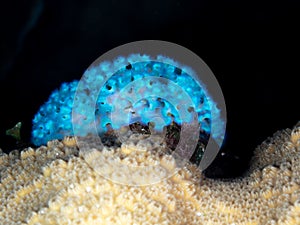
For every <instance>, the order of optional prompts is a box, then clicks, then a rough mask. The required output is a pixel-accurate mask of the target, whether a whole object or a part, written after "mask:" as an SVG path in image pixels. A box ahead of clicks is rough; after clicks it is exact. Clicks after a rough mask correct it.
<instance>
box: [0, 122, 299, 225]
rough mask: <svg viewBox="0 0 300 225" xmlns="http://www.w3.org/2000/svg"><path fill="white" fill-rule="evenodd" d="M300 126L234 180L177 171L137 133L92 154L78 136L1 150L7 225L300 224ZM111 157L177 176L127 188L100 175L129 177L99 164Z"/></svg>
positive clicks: (1, 209) (1, 208)
mask: <svg viewBox="0 0 300 225" xmlns="http://www.w3.org/2000/svg"><path fill="white" fill-rule="evenodd" d="M299 129H300V124H298V125H296V127H294V129H292V130H290V129H287V130H283V131H281V132H277V133H276V134H274V136H273V137H272V138H269V139H267V140H266V141H265V142H263V143H262V144H261V145H260V146H258V147H257V149H256V150H255V154H254V157H253V160H252V166H251V168H250V169H249V171H248V173H247V174H246V175H245V177H243V178H238V179H232V180H215V179H209V178H205V177H203V176H202V174H201V172H200V171H199V170H198V168H197V167H196V166H195V165H191V164H186V165H185V166H183V167H178V166H177V162H176V160H174V158H173V157H172V155H169V154H167V153H164V154H161V152H162V151H163V150H164V146H163V145H160V144H158V143H160V141H159V140H156V141H153V139H152V140H149V139H147V141H146V142H142V141H141V140H143V139H142V138H140V137H138V136H135V137H136V139H134V136H133V137H132V138H133V139H134V140H133V139H132V141H131V142H127V143H126V144H125V143H123V146H121V147H109V148H106V149H103V150H101V151H96V150H94V149H87V150H90V151H88V152H89V153H91V154H90V155H82V152H81V149H80V152H78V148H77V146H76V142H75V138H74V137H68V138H67V139H64V140H63V141H57V140H54V141H50V142H48V144H47V146H41V147H39V148H37V149H32V148H28V149H25V150H23V151H21V153H19V152H18V151H14V152H12V153H10V154H8V155H7V154H4V153H1V154H0V155H1V156H0V177H1V183H0V190H1V192H0V224H11V225H13V224H35V225H38V224H110V225H112V224H189V225H192V224H197V225H199V224H205V225H206V224H218V225H219V224H221V225H222V224H223V225H230V224H231V225H233V224H235V225H237V224H248V225H250V224H251V225H253V224H257V225H259V224H269V225H271V224H272V225H274V224H300V139H299ZM153 138H155V137H153ZM154 144H156V145H155V146H153V145H154ZM128 146H129V148H128ZM141 149H142V150H141ZM89 156H90V157H89ZM109 156H113V157H114V159H116V160H119V162H120V163H125V164H126V163H129V164H130V165H131V164H143V165H155V166H157V168H158V169H157V172H158V173H159V172H162V171H174V173H172V174H171V175H170V176H169V177H168V178H166V179H162V180H161V181H159V182H156V183H153V184H150V185H143V186H134V185H122V184H120V183H116V182H112V181H111V180H108V179H106V178H105V177H104V176H102V175H101V173H102V169H103V170H106V171H111V173H115V175H116V176H121V177H122V176H124V177H125V178H126V179H127V178H129V177H126V176H128V175H129V174H130V173H126V171H115V170H114V168H112V167H110V166H109V165H102V164H101V163H99V162H97V159H100V158H101V157H102V158H105V157H109ZM101 166H102V167H101ZM100 168H101V169H100ZM98 169H100V171H98ZM148 172H149V171H148ZM148 172H147V171H145V173H143V174H140V176H141V179H142V178H145V179H146V178H149V177H150V175H151V173H152V172H151V171H150V173H148Z"/></svg>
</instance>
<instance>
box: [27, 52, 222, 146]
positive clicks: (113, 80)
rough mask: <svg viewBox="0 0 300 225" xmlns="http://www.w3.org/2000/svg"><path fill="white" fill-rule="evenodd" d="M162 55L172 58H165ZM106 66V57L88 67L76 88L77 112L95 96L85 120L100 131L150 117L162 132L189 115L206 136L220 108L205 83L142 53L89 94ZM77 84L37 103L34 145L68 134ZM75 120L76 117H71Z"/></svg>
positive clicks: (74, 82) (70, 129) (71, 133)
mask: <svg viewBox="0 0 300 225" xmlns="http://www.w3.org/2000/svg"><path fill="white" fill-rule="evenodd" d="M160 58H162V57H161V56H160ZM164 60H165V61H166V62H170V61H171V60H170V59H168V58H164ZM116 61H124V62H125V61H126V62H127V61H130V59H125V58H124V59H120V58H118V59H117V60H116ZM113 63H115V62H113ZM107 67H108V64H107V63H106V62H105V63H102V64H100V65H98V66H95V67H91V68H89V69H88V70H87V71H86V72H85V74H88V76H90V77H92V78H93V79H91V80H86V83H87V84H86V89H85V90H84V91H83V92H82V93H80V98H81V99H82V100H81V102H82V103H81V106H80V109H79V112H83V113H82V115H84V111H85V110H86V107H87V105H90V104H92V102H91V101H92V100H91V99H95V98H97V101H96V106H95V112H94V114H92V115H88V116H89V117H90V118H87V119H86V120H87V121H96V126H97V130H98V133H99V134H101V133H105V132H107V127H108V125H110V126H109V127H110V128H113V129H120V128H121V127H122V126H126V125H129V124H133V123H135V122H140V123H141V124H144V125H149V123H151V122H152V123H153V124H154V128H155V130H156V131H162V130H163V128H164V127H165V126H168V125H170V124H171V123H176V124H178V125H181V124H182V123H184V122H186V123H191V122H192V120H193V118H194V115H196V117H197V119H198V122H199V124H200V130H199V132H200V133H201V134H203V135H206V136H209V135H210V134H211V121H212V118H211V115H212V110H213V111H214V113H215V114H217V115H218V114H219V109H218V108H217V107H216V103H215V102H214V101H213V100H212V98H211V97H210V96H209V94H208V93H207V91H206V90H205V88H204V87H205V86H204V85H203V84H200V83H199V81H197V80H196V79H195V78H194V77H193V76H191V75H190V74H189V73H188V72H186V71H185V69H182V68H179V67H177V66H175V65H172V64H170V63H162V62H160V61H153V60H151V59H150V58H149V59H148V58H147V57H145V56H143V61H137V62H133V63H130V64H128V63H127V64H125V65H124V66H123V67H121V69H119V70H118V71H115V72H114V73H113V75H112V76H111V77H110V78H109V79H107V81H106V82H105V83H104V85H103V86H102V88H101V90H100V92H99V93H98V95H97V96H92V97H91V95H95V93H94V92H93V90H92V88H93V86H94V84H93V83H94V82H95V81H97V80H101V79H104V77H105V75H104V74H103V71H105V70H107ZM100 71H101V72H100ZM77 85H78V81H73V82H71V83H64V84H63V85H62V86H61V88H60V89H59V90H56V91H54V92H53V93H52V94H51V96H50V98H49V100H48V101H47V102H46V103H45V104H44V105H43V106H42V107H41V108H40V110H39V112H38V113H37V114H36V116H35V117H34V119H33V131H32V142H33V143H34V144H35V145H41V144H45V143H47V141H49V140H52V139H62V138H63V137H64V136H67V135H73V130H72V121H71V116H72V115H71V112H72V107H73V101H74V96H75V92H76V90H77ZM96 94H97V93H96ZM78 116H79V117H80V115H78ZM74 122H75V123H76V118H73V123H74ZM218 122H219V125H220V128H223V126H224V122H223V121H222V120H221V119H220V121H218ZM84 129H85V128H84V127H83V129H82V130H81V131H80V132H79V133H80V134H82V135H86V134H87V133H88V131H87V130H84ZM219 133H220V132H215V133H213V134H212V135H213V136H214V138H223V137H218V135H219Z"/></svg>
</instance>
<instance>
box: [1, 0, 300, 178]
mask: <svg viewBox="0 0 300 225" xmlns="http://www.w3.org/2000/svg"><path fill="white" fill-rule="evenodd" d="M0 4H1V6H0V8H1V9H0V13H1V18H0V25H1V27H0V29H1V31H0V34H1V38H0V47H1V51H0V109H1V110H0V147H1V148H2V149H3V150H4V151H10V150H12V149H15V148H18V147H20V144H16V142H15V140H13V138H11V137H8V136H6V135H5V130H6V129H8V128H11V127H13V126H14V125H15V124H16V123H17V122H19V121H22V123H23V127H22V138H23V141H24V142H29V137H30V131H31V120H32V118H33V116H34V114H35V113H36V112H37V111H38V109H39V107H40V105H41V104H43V103H44V102H45V101H46V100H47V99H48V97H49V95H50V93H51V92H52V91H53V90H54V89H56V88H59V87H60V84H61V83H62V82H70V81H73V80H74V79H80V77H81V75H82V74H83V72H84V70H85V69H86V68H87V67H88V66H89V65H90V64H91V63H92V62H93V61H94V60H95V59H96V58H98V57H99V56H100V55H102V54H103V53H105V52H106V51H108V50H110V49H112V48H114V47H117V46H119V45H122V44H125V43H128V42H132V41H138V40H147V39H154V40H165V41H170V42H174V43H177V44H179V45H182V46H184V47H186V48H188V49H190V50H191V51H193V52H195V53H196V54H197V55H198V56H200V57H201V58H202V59H203V60H204V61H205V62H206V64H207V65H208V66H209V67H210V69H211V70H212V71H213V73H214V74H215V76H216V78H217V80H218V81H219V83H220V86H221V88H222V90H223V94H224V97H225V101H226V106H227V114H228V119H227V121H228V122H227V134H226V140H225V144H224V146H223V148H222V152H225V153H226V154H225V155H224V156H218V158H217V160H216V162H215V164H214V165H213V166H212V167H211V168H210V169H209V170H208V172H207V175H208V176H209V175H215V176H235V175H239V174H241V173H242V172H243V171H244V169H245V168H246V167H247V164H248V160H249V158H250V157H251V155H252V152H253V150H254V149H255V147H256V146H257V145H258V144H260V143H261V142H262V141H263V140H265V139H266V138H267V137H268V136H271V135H272V134H273V133H274V132H275V131H277V130H280V129H285V128H291V127H292V126H293V125H295V124H296V122H297V121H298V120H299V119H300V116H299V105H300V104H299V86H300V85H299V82H298V80H297V78H298V77H299V75H300V73H299V72H300V71H299V58H300V57H299V40H300V39H299V37H300V36H299V34H298V31H299V27H300V26H299V25H300V24H299V21H300V20H299V19H300V14H299V12H300V7H299V4H298V1H296V0H294V1H293V0H286V1H255V0H254V1H238V0H235V1H233V0H228V1H220V0H219V1H211V0H205V1H204V0H198V1H190V0H180V1H174V0H167V1H161V0H151V1H138V0H136V1H115V0H113V1H99V0H87V1H80V0H72V1H71V0H65V1H63V0H26V1H25V0H23V1H21V0H12V1H7V2H5V1H2V2H1V3H0Z"/></svg>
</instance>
